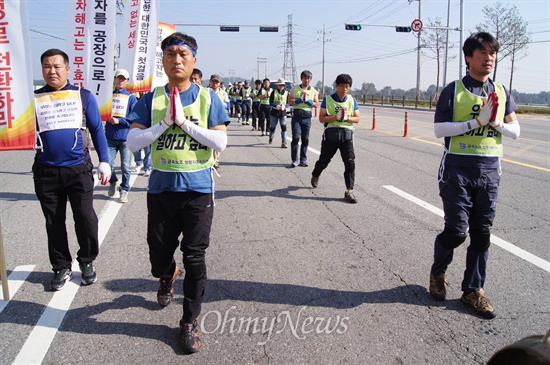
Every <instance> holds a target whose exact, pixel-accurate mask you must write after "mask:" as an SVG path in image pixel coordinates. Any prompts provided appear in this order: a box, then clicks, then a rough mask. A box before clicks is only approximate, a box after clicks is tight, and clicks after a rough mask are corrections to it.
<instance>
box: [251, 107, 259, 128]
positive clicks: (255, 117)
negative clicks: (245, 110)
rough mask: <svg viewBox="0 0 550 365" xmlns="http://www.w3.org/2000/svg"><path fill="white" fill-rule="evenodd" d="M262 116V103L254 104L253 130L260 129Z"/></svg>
mask: <svg viewBox="0 0 550 365" xmlns="http://www.w3.org/2000/svg"><path fill="white" fill-rule="evenodd" d="M259 115H260V102H259V101H254V102H252V128H254V129H260V128H259V126H258V117H259Z"/></svg>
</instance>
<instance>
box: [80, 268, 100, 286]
mask: <svg viewBox="0 0 550 365" xmlns="http://www.w3.org/2000/svg"><path fill="white" fill-rule="evenodd" d="M79 266H80V272H81V273H82V276H81V279H80V281H81V282H82V285H90V284H93V283H95V282H96V280H97V274H96V273H95V269H94V263H93V262H89V263H87V264H80V265H79Z"/></svg>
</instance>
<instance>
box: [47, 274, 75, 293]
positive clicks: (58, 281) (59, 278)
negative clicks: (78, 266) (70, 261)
mask: <svg viewBox="0 0 550 365" xmlns="http://www.w3.org/2000/svg"><path fill="white" fill-rule="evenodd" d="M72 275H73V272H72V271H71V270H70V269H61V270H57V271H54V272H53V279H52V281H51V282H50V289H51V290H52V291H59V290H61V289H63V287H64V286H65V283H66V282H67V281H69V280H71V276H72Z"/></svg>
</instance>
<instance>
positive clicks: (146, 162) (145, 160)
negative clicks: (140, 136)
mask: <svg viewBox="0 0 550 365" xmlns="http://www.w3.org/2000/svg"><path fill="white" fill-rule="evenodd" d="M143 151H144V152H145V157H141V149H139V150H137V151H136V152H134V161H135V162H136V165H138V166H141V165H143V170H144V171H147V170H151V169H152V168H153V163H152V162H151V146H147V147H143Z"/></svg>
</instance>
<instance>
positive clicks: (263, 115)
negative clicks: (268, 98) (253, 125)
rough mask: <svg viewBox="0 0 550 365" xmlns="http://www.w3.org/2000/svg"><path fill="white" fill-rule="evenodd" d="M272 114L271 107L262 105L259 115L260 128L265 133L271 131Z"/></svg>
mask: <svg viewBox="0 0 550 365" xmlns="http://www.w3.org/2000/svg"><path fill="white" fill-rule="evenodd" d="M270 113H271V105H269V104H260V112H259V114H258V128H259V129H260V130H261V131H262V132H263V131H266V132H267V131H268V129H269V114H270Z"/></svg>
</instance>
